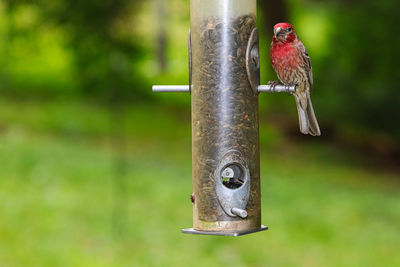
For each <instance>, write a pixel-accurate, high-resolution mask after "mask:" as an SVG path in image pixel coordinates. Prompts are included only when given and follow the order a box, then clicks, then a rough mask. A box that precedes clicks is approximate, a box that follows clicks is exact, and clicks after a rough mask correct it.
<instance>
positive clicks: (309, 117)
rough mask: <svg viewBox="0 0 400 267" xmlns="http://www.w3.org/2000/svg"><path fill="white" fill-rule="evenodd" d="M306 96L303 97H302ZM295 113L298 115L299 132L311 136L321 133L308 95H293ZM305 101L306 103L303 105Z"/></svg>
mask: <svg viewBox="0 0 400 267" xmlns="http://www.w3.org/2000/svg"><path fill="white" fill-rule="evenodd" d="M304 97H306V101H304V100H305V99H302V98H304ZM295 99H296V105H297V113H298V115H299V126H300V132H301V133H303V134H310V135H312V136H319V135H321V131H320V129H319V125H318V121H317V118H316V117H315V113H314V109H313V106H312V103H311V99H310V95H309V94H307V95H306V96H297V95H295ZM304 102H306V103H307V104H306V105H304V104H305V103H304Z"/></svg>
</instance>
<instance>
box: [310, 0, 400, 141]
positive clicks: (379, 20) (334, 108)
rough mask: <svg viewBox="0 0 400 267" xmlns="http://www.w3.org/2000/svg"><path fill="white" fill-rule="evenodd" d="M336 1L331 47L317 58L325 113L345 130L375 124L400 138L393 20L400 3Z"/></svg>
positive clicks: (399, 37) (398, 38)
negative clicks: (321, 56)
mask: <svg viewBox="0 0 400 267" xmlns="http://www.w3.org/2000/svg"><path fill="white" fill-rule="evenodd" d="M335 5H336V7H334V8H332V9H331V12H332V15H331V16H330V19H331V23H332V25H333V27H332V29H331V31H332V34H331V37H330V42H329V45H330V47H329V53H327V55H326V56H325V57H323V58H319V59H314V62H315V63H316V64H317V65H318V69H319V70H318V72H319V73H318V76H316V79H317V80H318V84H319V87H320V88H323V90H322V89H321V90H320V92H318V98H319V99H321V102H322V99H324V100H323V102H324V104H323V105H320V107H321V110H322V112H323V118H324V120H325V121H330V122H331V123H333V124H334V125H335V126H336V127H340V128H341V129H342V130H343V129H345V128H347V129H348V128H350V129H354V128H361V129H364V131H363V132H362V133H363V134H365V133H367V131H368V130H372V131H374V132H377V133H386V134H390V135H392V136H395V137H396V139H397V140H398V141H400V127H399V126H398V119H397V117H398V116H399V115H400V90H399V89H398V88H399V85H398V78H399V77H400V67H399V62H400V54H399V52H398V48H399V47H400V30H399V27H397V26H393V25H397V20H398V19H397V18H398V15H397V13H398V10H399V9H400V3H399V1H397V0H386V1H384V2H377V1H373V0H367V1H342V0H338V1H336V4H335ZM380 141H382V139H381V140H375V141H374V142H380Z"/></svg>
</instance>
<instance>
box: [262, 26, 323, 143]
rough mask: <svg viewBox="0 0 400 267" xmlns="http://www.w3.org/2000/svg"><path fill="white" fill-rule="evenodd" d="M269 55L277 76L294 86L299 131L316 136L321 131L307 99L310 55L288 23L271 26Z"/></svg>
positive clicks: (308, 95)
mask: <svg viewBox="0 0 400 267" xmlns="http://www.w3.org/2000/svg"><path fill="white" fill-rule="evenodd" d="M270 59H271V63H272V67H273V68H274V70H275V72H276V74H277V76H278V78H279V80H280V81H281V82H282V83H283V84H284V85H295V86H296V91H295V92H294V93H293V95H294V98H295V100H296V105H297V112H298V115H299V126H300V132H301V133H303V134H310V135H312V136H320V135H321V131H320V128H319V125H318V121H317V118H316V117H315V113H314V109H313V106H312V103H311V99H310V94H311V90H312V87H313V74H312V67H311V61H310V57H309V56H308V53H307V50H306V47H305V46H304V44H303V43H302V42H301V41H300V39H299V38H298V36H297V34H296V31H295V30H294V28H293V26H292V25H291V24H290V23H286V22H281V23H277V24H276V25H275V26H274V34H273V36H272V42H271V47H270Z"/></svg>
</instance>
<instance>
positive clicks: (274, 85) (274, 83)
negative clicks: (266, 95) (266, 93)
mask: <svg viewBox="0 0 400 267" xmlns="http://www.w3.org/2000/svg"><path fill="white" fill-rule="evenodd" d="M279 84H280V82H278V81H269V82H268V85H269V86H270V87H271V90H270V92H271V93H273V92H275V87H276V86H277V85H279Z"/></svg>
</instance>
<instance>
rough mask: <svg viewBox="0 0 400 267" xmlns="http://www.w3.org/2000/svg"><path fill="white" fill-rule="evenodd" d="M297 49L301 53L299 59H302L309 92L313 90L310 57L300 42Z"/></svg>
mask: <svg viewBox="0 0 400 267" xmlns="http://www.w3.org/2000/svg"><path fill="white" fill-rule="evenodd" d="M299 48H300V51H301V57H302V59H303V64H304V69H305V70H306V72H307V78H308V82H309V84H310V92H311V90H312V88H313V74H312V66H311V60H310V56H309V55H308V53H307V49H306V47H305V46H304V44H303V43H302V42H300V43H299Z"/></svg>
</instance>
